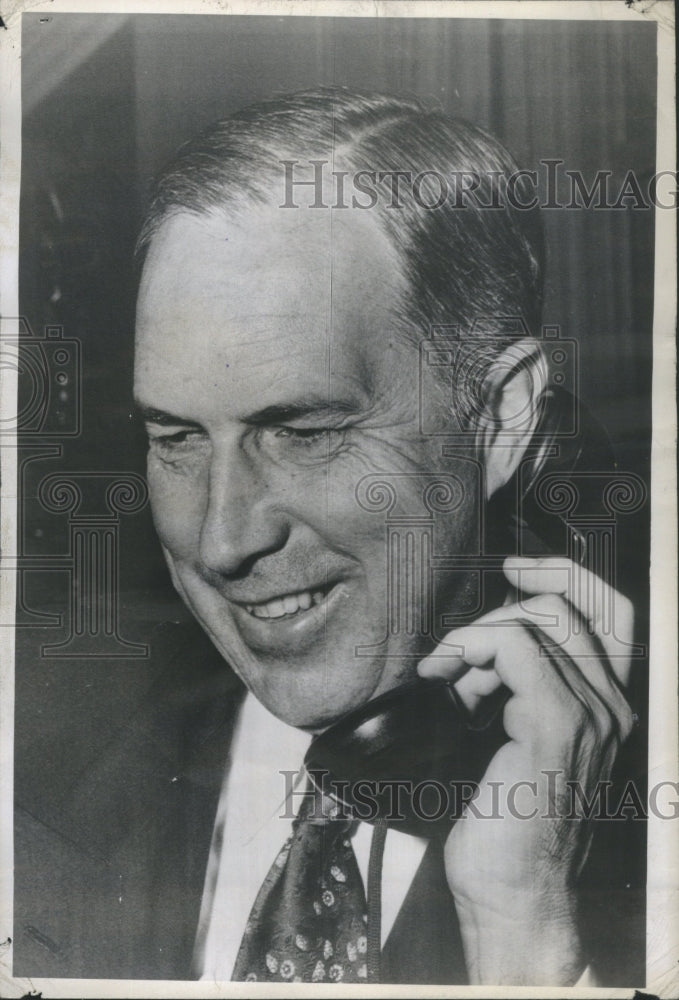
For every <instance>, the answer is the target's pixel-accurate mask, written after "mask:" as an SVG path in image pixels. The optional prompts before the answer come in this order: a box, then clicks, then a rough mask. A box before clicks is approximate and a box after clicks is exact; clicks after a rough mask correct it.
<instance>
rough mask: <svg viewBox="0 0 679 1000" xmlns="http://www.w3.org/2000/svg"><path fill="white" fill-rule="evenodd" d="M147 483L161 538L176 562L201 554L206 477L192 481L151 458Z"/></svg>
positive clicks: (154, 520) (155, 521) (192, 479)
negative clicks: (199, 547)
mask: <svg viewBox="0 0 679 1000" xmlns="http://www.w3.org/2000/svg"><path fill="white" fill-rule="evenodd" d="M147 480H148V485H149V494H150V497H151V510H152V513H153V522H154V525H155V528H156V532H157V534H158V538H159V539H160V541H161V543H162V544H163V545H164V547H165V548H166V549H167V550H168V551H169V552H170V554H171V555H172V557H173V558H174V559H175V560H188V559H193V558H194V557H195V555H196V553H197V551H198V545H199V542H200V532H201V526H202V523H203V515H204V510H205V496H206V492H205V488H204V484H203V477H193V476H192V477H189V476H186V475H182V474H181V473H178V472H176V471H173V470H172V469H170V468H168V467H166V466H164V465H163V464H162V462H160V461H158V460H156V459H153V457H151V456H150V457H149V461H148V466H147Z"/></svg>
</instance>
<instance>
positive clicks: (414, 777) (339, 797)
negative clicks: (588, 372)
mask: <svg viewBox="0 0 679 1000" xmlns="http://www.w3.org/2000/svg"><path fill="white" fill-rule="evenodd" d="M576 406H577V423H576V426H577V428H578V433H577V434H568V433H564V430H563V426H564V423H565V421H566V420H567V419H569V418H570V417H572V414H573V413H574V407H576ZM566 415H569V417H567V416H566ZM538 433H539V440H541V441H542V443H543V444H542V447H541V448H540V449H539V451H538V454H537V455H536V456H535V457H534V458H533V459H532V460H529V462H528V463H524V468H523V469H522V476H523V480H524V482H526V481H527V485H526V486H524V487H523V488H520V487H519V484H518V482H517V481H516V480H514V481H512V482H511V483H510V484H508V486H507V487H505V488H504V489H503V490H502V491H501V493H500V494H499V495H496V497H494V498H493V500H492V501H491V505H489V517H488V520H489V522H491V521H492V523H494V524H495V525H496V526H499V527H500V530H501V531H502V532H503V533H504V543H503V544H504V548H503V549H498V550H497V551H502V552H504V554H505V555H506V554H509V553H510V552H516V551H517V548H518V551H520V552H521V554H524V555H526V554H530V555H544V554H558V555H561V554H563V555H566V554H569V553H570V555H571V557H572V556H573V551H574V549H575V550H576V551H577V550H578V538H577V537H575V538H574V537H573V533H572V529H570V536H569V528H568V526H567V525H566V523H565V522H564V520H563V519H562V518H561V517H560V516H559V515H555V514H553V513H552V514H550V513H548V512H547V511H546V510H545V505H544V504H542V503H541V502H540V501H539V498H538V497H537V496H536V489H537V486H538V484H539V482H540V481H541V480H542V479H543V477H544V476H545V475H551V474H558V476H559V478H561V477H562V476H563V477H565V478H567V477H568V475H569V473H570V474H571V475H572V474H574V473H575V472H587V471H593V472H594V471H597V472H601V471H608V470H612V469H613V468H614V462H613V457H612V448H611V444H610V441H609V439H608V436H607V435H606V432H605V431H604V429H603V428H602V427H601V425H600V424H599V423H598V421H596V420H595V418H594V417H593V416H592V415H591V414H589V412H588V411H587V410H586V409H585V408H584V406H582V405H581V404H579V403H577V402H576V400H575V399H574V397H573V396H572V395H571V394H570V393H568V392H566V391H565V390H563V389H560V388H550V389H548V390H547V391H546V393H545V398H544V400H543V412H542V417H541V420H540V424H539V426H538ZM557 438H558V447H556V448H554V447H552V446H553V445H554V444H555V443H556V441H557ZM585 481H586V477H585ZM517 491H518V492H517ZM518 496H521V504H520V507H521V517H520V518H519V516H518V511H517V507H518V504H517V497H518ZM579 542H580V547H579V551H578V553H577V554H578V559H579V561H580V562H585V561H586V551H585V548H584V542H582V539H580V540H579ZM509 696H510V692H509V691H508V689H507V688H504V687H502V688H500V689H499V690H498V691H497V692H496V693H495V694H494V695H491V696H490V697H489V698H488V699H487V700H486V701H485V702H484V703H483V705H482V706H481V708H480V710H479V712H478V713H477V714H475V715H474V717H473V718H472V717H471V715H470V713H469V712H468V710H467V709H466V707H465V706H464V704H463V703H462V701H461V700H460V698H459V696H458V694H457V692H456V690H455V688H454V686H453V685H452V684H449V683H448V682H447V681H444V680H424V679H419V680H415V681H412V682H410V683H408V684H405V685H403V686H400V687H398V688H394V689H393V690H391V691H388V692H387V693H386V694H383V695H381V696H380V697H378V698H375V699H373V700H372V701H369V702H366V704H365V705H363V706H361V708H359V709H357V710H355V711H352V712H350V713H348V714H347V715H345V716H343V717H342V718H341V719H340V720H339V721H338V722H336V723H335V724H334V725H332V726H331V727H330V728H329V729H327V730H326V731H325V732H323V733H322V734H321V735H319V736H317V737H316V738H315V739H314V740H313V741H312V743H311V746H310V747H309V750H308V752H307V755H306V757H305V766H306V769H307V772H308V773H309V775H310V777H311V780H312V782H313V783H314V784H315V785H316V786H317V787H318V788H319V789H320V790H321V791H322V792H323V793H324V794H325V795H326V796H328V797H330V798H331V799H333V800H334V801H335V803H336V804H337V806H338V808H339V811H340V812H341V813H342V814H344V815H350V816H353V817H355V818H358V819H362V820H364V821H367V822H375V821H376V820H377V819H380V820H381V821H383V822H385V823H386V824H387V826H390V827H393V828H394V829H397V830H400V831H401V832H403V833H409V834H415V835H417V836H423V837H428V838H431V837H445V836H447V834H448V833H449V831H450V829H451V828H452V826H453V824H454V822H455V820H456V819H457V818H459V815H460V812H461V810H462V808H463V806H464V804H465V803H466V802H467V801H469V799H470V798H471V797H472V795H473V793H474V791H475V788H476V786H477V785H478V782H479V781H480V780H481V778H482V777H483V775H484V773H485V771H486V768H487V767H488V764H489V763H490V761H491V759H492V758H493V757H494V756H495V754H496V752H497V751H498V750H499V749H500V747H501V746H502V745H503V744H504V743H506V742H507V741H508V737H507V735H506V733H505V731H504V729H503V726H502V710H503V708H504V705H505V703H506V702H507V700H508V698H509Z"/></svg>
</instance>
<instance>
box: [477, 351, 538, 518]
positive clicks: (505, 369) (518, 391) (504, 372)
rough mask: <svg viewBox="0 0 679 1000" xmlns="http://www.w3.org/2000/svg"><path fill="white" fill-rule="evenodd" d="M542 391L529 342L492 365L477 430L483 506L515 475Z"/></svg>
mask: <svg viewBox="0 0 679 1000" xmlns="http://www.w3.org/2000/svg"><path fill="white" fill-rule="evenodd" d="M546 386H547V363H546V361H545V358H544V355H543V353H542V350H541V348H540V345H539V343H538V342H537V341H536V340H533V339H532V338H529V337H526V338H524V339H523V340H520V341H517V342H516V343H515V344H512V345H511V346H510V347H508V348H507V349H506V350H505V351H503V353H502V354H501V355H500V356H499V357H498V358H496V359H495V361H494V362H493V363H492V365H491V367H490V369H489V371H488V374H487V376H486V379H485V381H484V399H485V401H486V408H485V412H484V413H483V414H482V416H481V417H480V419H479V423H478V430H477V440H478V442H479V445H480V451H481V453H482V456H483V460H484V465H485V470H486V499H487V500H489V499H490V497H492V495H493V494H494V493H495V492H496V490H499V489H500V488H501V487H502V486H504V485H505V483H507V482H509V480H510V479H511V477H512V475H513V474H514V472H516V470H517V468H518V466H519V463H520V461H521V459H522V458H523V456H524V454H525V452H526V448H527V447H528V445H529V444H530V441H531V438H532V436H533V434H534V433H535V429H536V427H537V425H538V420H539V418H540V414H541V412H542V411H541V400H542V396H543V393H544V391H545V388H546Z"/></svg>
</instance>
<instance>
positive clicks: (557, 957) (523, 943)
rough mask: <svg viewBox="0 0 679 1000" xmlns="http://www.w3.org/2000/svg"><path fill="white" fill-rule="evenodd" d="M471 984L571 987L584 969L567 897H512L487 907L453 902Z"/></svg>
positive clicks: (571, 904)
mask: <svg viewBox="0 0 679 1000" xmlns="http://www.w3.org/2000/svg"><path fill="white" fill-rule="evenodd" d="M455 906H456V909H457V914H458V918H459V922H460V929H461V933H462V940H463V943H464V951H465V959H466V963H467V969H468V972H469V977H470V982H471V983H472V984H479V985H507V986H508V985H525V986H572V985H574V984H575V983H577V981H578V979H579V978H580V976H581V975H582V973H583V971H584V970H585V968H586V966H587V958H586V955H585V953H584V949H583V947H582V942H581V938H580V934H579V930H578V925H577V918H576V906H575V900H574V898H573V894H572V893H568V894H566V895H564V896H563V897H562V898H560V899H555V898H553V897H552V898H551V899H550V900H549V901H548V900H545V899H543V900H540V899H535V898H534V897H533V895H532V894H531V893H516V894H514V895H513V896H512V897H511V899H507V900H506V902H503V900H502V899H501V898H500V897H499V896H498V897H497V898H496V899H494V900H493V902H492V904H490V905H483V906H480V905H479V904H478V903H473V904H472V903H471V902H470V901H469V900H465V899H464V898H463V899H457V898H456V899H455Z"/></svg>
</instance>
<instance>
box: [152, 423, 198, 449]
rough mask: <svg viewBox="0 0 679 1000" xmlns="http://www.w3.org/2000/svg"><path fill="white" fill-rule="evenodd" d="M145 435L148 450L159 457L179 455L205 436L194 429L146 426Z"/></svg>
mask: <svg viewBox="0 0 679 1000" xmlns="http://www.w3.org/2000/svg"><path fill="white" fill-rule="evenodd" d="M146 433H147V435H148V439H149V448H150V449H151V451H153V452H155V453H156V454H159V455H160V456H161V457H164V456H171V455H181V454H183V453H184V452H186V451H189V450H191V449H193V448H194V447H195V446H196V445H197V444H199V443H201V442H202V441H203V440H204V439H205V434H204V433H203V432H202V431H201V430H200V429H199V428H196V427H178V428H176V429H175V428H167V427H158V426H154V425H147V427H146Z"/></svg>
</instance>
